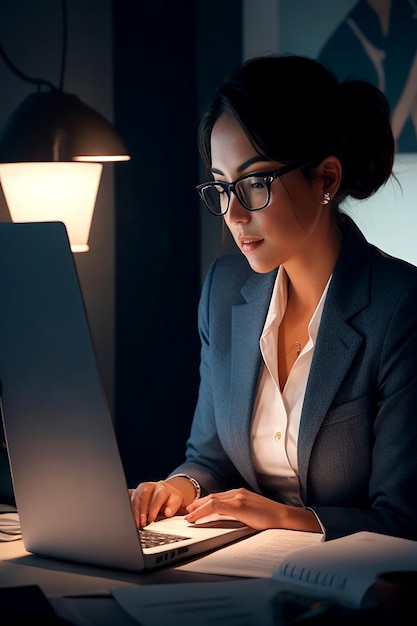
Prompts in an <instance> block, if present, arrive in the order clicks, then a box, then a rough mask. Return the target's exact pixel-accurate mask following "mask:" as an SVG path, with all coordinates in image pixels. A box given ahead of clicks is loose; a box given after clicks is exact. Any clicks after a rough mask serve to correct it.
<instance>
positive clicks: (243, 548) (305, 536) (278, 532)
mask: <svg viewBox="0 0 417 626" xmlns="http://www.w3.org/2000/svg"><path fill="white" fill-rule="evenodd" d="M322 540H323V535H322V534H320V533H309V532H303V531H300V530H283V529H272V530H264V531H262V532H260V533H258V534H256V535H252V536H251V537H248V538H247V539H242V540H241V541H238V542H237V543H234V544H231V545H230V546H226V547H224V548H222V549H221V550H216V551H215V552H211V553H210V554H208V555H207V556H203V557H201V558H198V559H196V560H194V561H192V562H191V563H186V564H185V565H181V566H179V567H177V568H176V569H179V570H185V571H189V572H200V573H205V574H222V575H227V576H242V577H248V578H270V577H271V576H272V574H273V572H274V571H275V570H276V569H277V568H278V566H279V565H280V563H281V561H282V560H283V559H284V558H285V557H286V556H287V555H288V554H290V552H293V551H294V550H298V549H299V548H304V547H306V546H311V545H313V544H316V543H320V542H321V541H322Z"/></svg>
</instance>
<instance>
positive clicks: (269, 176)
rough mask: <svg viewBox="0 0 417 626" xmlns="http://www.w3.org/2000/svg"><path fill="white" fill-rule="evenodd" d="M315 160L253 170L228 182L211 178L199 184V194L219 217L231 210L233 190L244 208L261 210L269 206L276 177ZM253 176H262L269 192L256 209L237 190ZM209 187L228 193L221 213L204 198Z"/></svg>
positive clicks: (212, 212) (208, 207) (213, 213)
mask: <svg viewBox="0 0 417 626" xmlns="http://www.w3.org/2000/svg"><path fill="white" fill-rule="evenodd" d="M315 162H316V161H307V162H305V161H303V162H301V163H292V164H291V165H284V167H280V168H279V169H277V170H271V171H269V172H252V173H250V174H245V175H244V176H240V178H237V179H236V180H234V181H233V182H231V183H226V182H224V181H216V180H210V181H208V182H206V183H200V184H199V185H197V186H196V190H197V192H198V194H199V195H200V197H201V199H202V200H203V202H204V204H205V206H206V207H207V209H208V210H209V211H210V213H211V214H212V215H217V216H219V217H222V216H223V215H226V213H227V211H228V210H229V206H230V196H231V193H232V191H233V193H234V194H235V196H236V198H237V199H238V200H239V202H240V204H241V205H242V206H243V208H244V209H246V210H247V211H260V210H261V209H264V208H265V207H266V206H268V204H269V202H270V200H271V184H272V183H273V182H274V180H275V179H277V178H280V177H281V176H284V174H289V172H293V171H295V170H299V169H302V168H303V167H307V166H308V165H311V164H312V163H315ZM252 177H256V178H262V179H263V180H264V182H265V185H266V188H267V192H268V196H267V199H266V202H265V203H264V204H263V205H262V206H260V207H257V208H256V209H254V208H252V207H250V206H248V205H247V204H246V203H245V201H244V200H243V198H241V197H240V196H239V193H237V192H236V185H237V184H238V183H240V181H242V180H246V179H247V178H252ZM209 187H210V188H212V187H216V188H218V187H221V188H222V189H223V190H224V191H225V193H226V195H227V206H226V208H225V210H224V211H222V212H221V213H218V212H217V211H213V210H212V209H211V208H210V205H209V204H208V203H207V202H206V200H205V198H204V190H205V189H207V188H209Z"/></svg>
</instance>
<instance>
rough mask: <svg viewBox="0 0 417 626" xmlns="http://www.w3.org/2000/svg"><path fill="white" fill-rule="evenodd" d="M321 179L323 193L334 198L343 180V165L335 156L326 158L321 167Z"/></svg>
mask: <svg viewBox="0 0 417 626" xmlns="http://www.w3.org/2000/svg"><path fill="white" fill-rule="evenodd" d="M319 170H320V172H321V177H322V180H323V193H326V192H327V193H328V194H329V195H330V197H331V198H334V196H335V194H336V192H337V190H338V189H339V185H340V181H341V178H342V164H341V162H340V160H339V159H338V158H337V157H335V156H329V157H326V158H325V159H324V160H323V161H322V162H321V163H320V166H319Z"/></svg>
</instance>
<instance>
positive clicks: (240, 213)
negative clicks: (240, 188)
mask: <svg viewBox="0 0 417 626" xmlns="http://www.w3.org/2000/svg"><path fill="white" fill-rule="evenodd" d="M225 219H226V220H227V221H228V222H229V223H230V224H238V223H240V222H245V223H246V222H249V221H250V211H248V210H247V209H245V207H244V206H242V205H241V203H240V202H239V200H238V199H237V197H236V196H235V194H234V193H231V194H230V202H229V209H228V211H227V213H226V215H225Z"/></svg>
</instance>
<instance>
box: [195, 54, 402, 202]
mask: <svg viewBox="0 0 417 626" xmlns="http://www.w3.org/2000/svg"><path fill="white" fill-rule="evenodd" d="M223 112H228V113H230V114H231V115H233V116H234V117H235V118H236V119H237V120H238V122H239V123H240V125H241V126H242V128H243V130H244V131H245V133H246V135H247V136H248V138H249V140H250V141H251V143H252V145H253V146H254V148H255V149H256V151H257V152H258V153H259V154H261V155H262V156H264V157H266V158H267V159H268V160H273V161H280V162H282V163H294V162H297V161H298V162H307V161H315V163H313V166H314V165H318V164H319V163H320V161H322V160H323V159H324V158H325V157H326V156H330V155H334V156H337V157H338V158H339V159H340V161H341V163H342V167H343V175H342V180H341V184H340V188H339V191H338V193H337V194H336V197H335V199H334V200H335V204H336V205H337V204H338V203H340V202H341V201H342V200H343V199H344V198H346V196H349V195H350V196H353V197H354V198H367V197H368V196H370V195H371V194H372V193H374V192H375V191H376V190H377V189H378V188H379V187H380V186H381V185H383V184H384V183H385V182H386V181H387V180H388V178H389V176H390V174H391V171H392V166H393V160H394V152H395V142H394V138H393V134H392V129H391V125H390V110H389V105H388V101H387V99H386V98H385V96H384V94H383V93H382V92H381V91H380V90H379V89H378V88H377V87H375V86H373V85H371V84H370V83H367V82H364V81H359V80H346V81H344V82H343V83H339V81H338V80H337V79H336V77H335V76H334V75H333V74H332V73H331V72H330V71H329V70H328V69H327V68H326V67H324V66H323V65H322V64H321V63H319V62H318V61H315V60H313V59H309V58H307V57H303V56H296V55H268V56H263V57H256V58H254V59H250V60H249V61H246V62H245V63H244V64H243V65H242V67H241V68H240V69H239V70H238V71H237V72H236V73H235V74H234V75H232V76H231V77H230V78H229V79H228V80H227V81H226V82H225V83H224V84H223V85H222V86H221V87H220V88H219V89H218V90H217V92H216V93H215V95H214V97H213V99H212V101H211V104H210V105H209V107H208V109H207V111H206V112H205V114H204V115H203V117H202V120H201V122H200V127H199V133H198V142H199V149H200V153H201V156H202V158H203V161H204V164H205V166H206V167H207V169H208V170H210V168H211V150H210V137H211V132H212V129H213V126H214V124H215V122H216V120H217V119H218V118H219V116H220V115H221V114H222V113H223ZM306 173H307V172H306Z"/></svg>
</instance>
